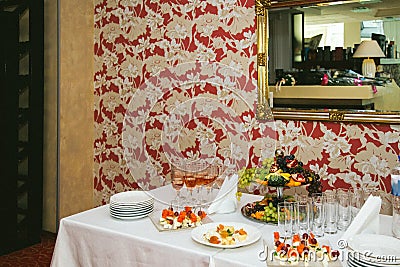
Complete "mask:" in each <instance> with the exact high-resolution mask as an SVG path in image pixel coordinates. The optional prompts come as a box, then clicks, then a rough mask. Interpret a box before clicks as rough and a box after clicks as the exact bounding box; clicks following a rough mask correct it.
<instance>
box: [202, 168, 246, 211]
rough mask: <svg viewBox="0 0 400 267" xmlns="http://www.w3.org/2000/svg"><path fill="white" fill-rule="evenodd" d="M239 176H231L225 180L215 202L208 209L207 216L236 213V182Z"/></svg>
mask: <svg viewBox="0 0 400 267" xmlns="http://www.w3.org/2000/svg"><path fill="white" fill-rule="evenodd" d="M238 178H239V176H238V175H237V174H234V175H232V176H231V177H230V178H225V180H224V182H223V183H222V185H221V188H220V189H219V192H218V194H217V196H216V197H215V200H214V201H213V202H212V203H211V205H210V207H208V209H207V211H208V214H212V213H231V212H234V211H236V208H237V198H236V192H237V182H238Z"/></svg>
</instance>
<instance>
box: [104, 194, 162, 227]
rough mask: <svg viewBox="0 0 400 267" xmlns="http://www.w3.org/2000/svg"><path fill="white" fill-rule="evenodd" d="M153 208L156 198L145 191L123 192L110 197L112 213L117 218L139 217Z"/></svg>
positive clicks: (147, 213)
mask: <svg viewBox="0 0 400 267" xmlns="http://www.w3.org/2000/svg"><path fill="white" fill-rule="evenodd" d="M153 210H154V199H153V198H152V197H151V196H149V195H147V194H146V193H145V192H143V191H128V192H122V193H118V194H115V195H112V196H111V197H110V214H111V216H112V217H114V218H117V219H121V220H133V219H139V218H143V217H146V216H147V215H149V214H150V213H152V212H153Z"/></svg>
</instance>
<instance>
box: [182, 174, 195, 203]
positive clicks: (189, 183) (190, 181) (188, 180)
mask: <svg viewBox="0 0 400 267" xmlns="http://www.w3.org/2000/svg"><path fill="white" fill-rule="evenodd" d="M184 181H185V185H186V188H187V189H188V191H189V199H188V200H187V201H188V204H189V205H193V204H194V203H195V202H196V199H195V198H194V196H193V190H194V188H195V186H196V177H195V176H194V172H193V170H190V171H187V172H186V173H185V179H184Z"/></svg>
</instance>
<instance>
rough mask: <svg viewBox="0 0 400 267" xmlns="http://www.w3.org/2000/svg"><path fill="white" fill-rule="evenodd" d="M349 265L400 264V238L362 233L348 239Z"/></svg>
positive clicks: (381, 265)
mask: <svg viewBox="0 0 400 267" xmlns="http://www.w3.org/2000/svg"><path fill="white" fill-rule="evenodd" d="M348 246H349V249H348V260H347V265H348V266H349V267H388V266H389V267H391V266H393V267H394V266H400V240H399V239H396V238H394V237H391V236H386V235H376V234H360V235H356V236H354V237H352V238H350V239H349V241H348Z"/></svg>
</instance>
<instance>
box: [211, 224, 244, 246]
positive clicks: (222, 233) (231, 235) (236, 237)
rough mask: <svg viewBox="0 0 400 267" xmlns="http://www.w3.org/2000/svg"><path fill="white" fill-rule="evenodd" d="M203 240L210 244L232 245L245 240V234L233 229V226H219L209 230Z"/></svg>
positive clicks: (242, 230) (241, 230)
mask: <svg viewBox="0 0 400 267" xmlns="http://www.w3.org/2000/svg"><path fill="white" fill-rule="evenodd" d="M204 239H205V240H207V241H208V242H210V243H211V244H221V245H234V244H237V243H238V242H243V241H245V240H246V239H247V232H246V231H245V230H244V229H243V228H240V229H235V227H234V226H228V225H223V224H219V225H218V226H217V228H216V229H211V230H209V231H207V233H205V234H204Z"/></svg>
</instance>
